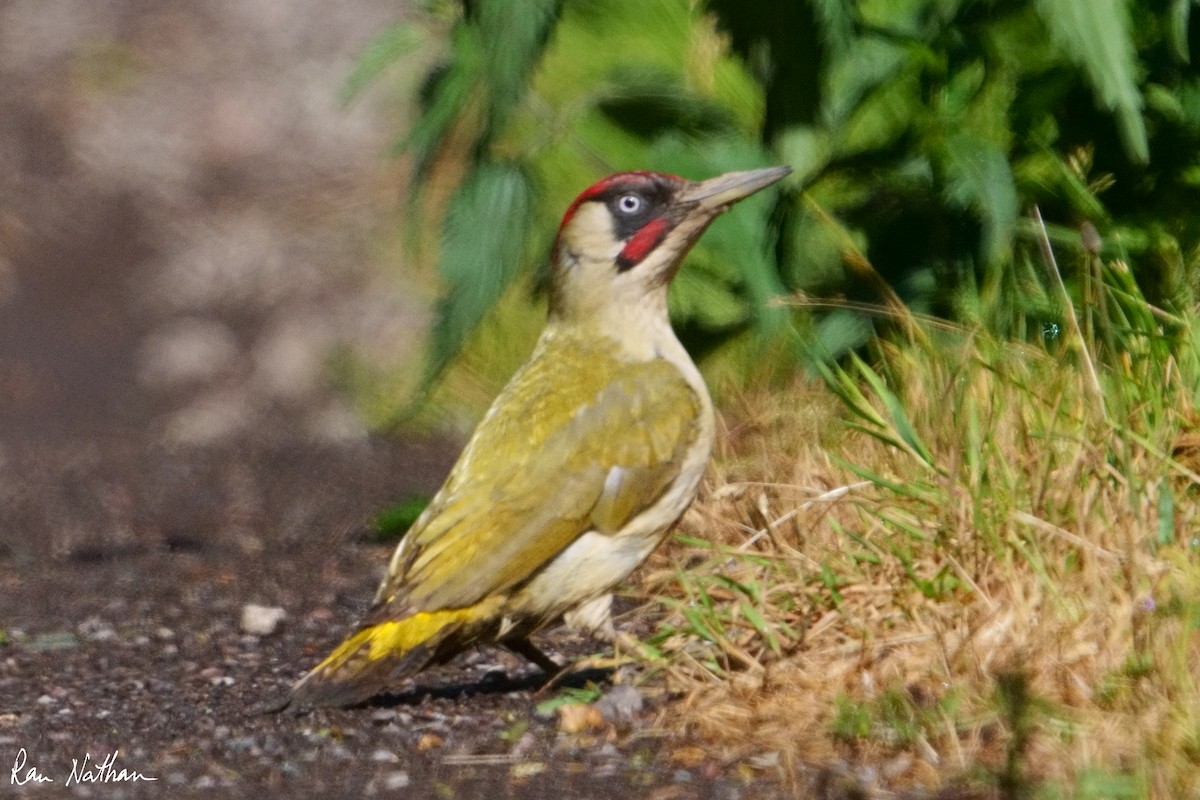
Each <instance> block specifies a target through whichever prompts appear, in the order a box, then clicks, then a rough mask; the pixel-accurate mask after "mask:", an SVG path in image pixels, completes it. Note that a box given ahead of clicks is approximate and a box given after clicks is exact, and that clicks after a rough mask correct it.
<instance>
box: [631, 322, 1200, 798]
mask: <svg viewBox="0 0 1200 800" xmlns="http://www.w3.org/2000/svg"><path fill="white" fill-rule="evenodd" d="M1134 321H1135V322H1136V323H1138V325H1141V326H1143V327H1141V328H1135V329H1136V330H1141V331H1143V333H1144V335H1143V334H1138V335H1134V334H1132V333H1130V332H1129V331H1125V333H1124V340H1123V341H1124V344H1125V345H1126V347H1124V348H1123V349H1122V350H1121V352H1120V353H1119V354H1116V351H1113V353H1114V354H1113V355H1111V356H1107V357H1105V356H1100V357H1102V358H1104V359H1105V360H1103V361H1099V362H1098V363H1096V364H1094V365H1093V366H1095V367H1096V368H1097V369H1096V373H1097V374H1098V375H1099V376H1100V378H1099V379H1100V381H1101V383H1100V392H1101V393H1102V395H1103V396H1102V398H1101V397H1098V396H1097V384H1096V383H1095V380H1094V377H1093V375H1092V374H1090V373H1091V372H1092V371H1091V370H1087V369H1083V368H1081V364H1083V362H1084V359H1091V358H1092V357H1093V353H1094V352H1095V351H1089V352H1084V351H1083V350H1082V349H1072V348H1070V347H1064V348H1061V350H1062V351H1061V352H1058V353H1051V352H1047V349H1046V348H1043V347H1040V346H1038V347H1031V346H1027V345H1023V344H1015V343H1011V342H1000V341H995V340H991V339H989V338H988V337H987V336H985V335H984V334H982V333H980V332H978V331H975V332H967V331H953V330H951V331H947V330H945V329H944V328H941V329H933V328H929V327H924V326H920V325H917V326H915V327H912V328H910V330H909V333H908V336H907V338H905V339H903V340H902V341H901V343H900V344H898V345H893V346H883V345H881V346H880V347H879V348H878V350H877V352H876V354H875V358H873V359H872V364H873V366H868V365H867V364H866V363H864V362H855V363H854V364H851V365H849V366H847V367H846V368H845V370H841V369H838V370H835V371H831V372H830V373H829V374H828V375H827V376H826V379H825V380H824V381H797V382H796V383H795V384H794V385H792V386H791V387H789V388H788V389H787V390H786V391H780V390H778V389H760V390H753V391H749V392H747V393H746V394H745V395H743V396H741V397H740V398H737V399H736V400H735V401H733V402H727V403H726V408H727V411H726V415H725V418H726V427H725V428H724V430H723V431H722V434H721V440H720V444H719V449H718V454H717V458H716V459H715V466H714V468H713V471H712V472H711V474H710V480H709V482H708V490H707V492H706V493H705V495H704V496H703V498H702V499H701V501H700V502H699V503H698V504H697V505H696V506H695V507H694V509H693V510H692V511H691V512H690V513H689V516H688V517H687V518H686V519H685V522H684V524H683V526H682V530H683V534H682V535H681V536H680V537H679V540H678V541H677V542H676V543H675V544H674V546H673V547H672V548H670V549H669V550H667V551H666V552H665V553H664V554H663V555H661V556H659V557H658V559H657V560H656V561H655V562H652V564H653V566H652V568H651V569H650V571H649V572H648V573H647V579H646V582H645V586H646V587H647V591H648V592H649V593H651V594H654V595H656V596H657V598H658V599H659V601H660V602H665V603H666V604H667V605H668V606H669V607H670V608H671V609H672V610H671V611H670V613H669V615H668V618H667V619H666V620H665V621H664V622H663V624H662V627H661V630H660V633H659V635H658V636H657V637H655V638H654V639H653V640H652V641H651V642H650V644H651V645H652V646H653V647H656V648H657V649H658V651H659V652H660V653H661V654H662V656H663V657H664V658H665V659H666V661H665V663H667V664H669V665H670V668H669V669H668V670H667V671H666V674H667V675H668V680H669V681H670V683H671V685H672V687H673V688H674V689H676V690H678V691H680V692H681V693H682V694H683V696H684V699H683V701H682V702H681V703H680V704H679V706H678V710H679V712H680V713H679V714H678V715H677V716H674V717H673V719H672V720H671V722H670V723H669V724H674V725H680V726H684V727H686V728H688V729H690V730H691V731H692V732H695V733H699V734H701V735H702V736H704V737H705V738H706V739H707V740H708V741H710V742H712V746H713V750H714V753H715V754H716V755H717V756H718V757H721V758H724V759H726V760H728V761H730V762H746V763H751V762H750V761H748V760H749V759H753V758H757V759H758V761H757V762H755V763H759V764H763V763H771V762H772V761H773V760H774V758H775V756H774V755H773V754H777V756H778V763H779V764H780V767H781V768H782V769H783V770H785V771H786V772H787V773H788V774H790V775H792V776H793V777H794V778H797V779H799V776H801V775H803V774H804V772H805V771H804V770H803V769H801V765H805V764H813V763H818V764H828V763H830V762H840V763H844V764H848V765H851V767H853V766H854V765H868V766H869V767H870V770H868V771H867V772H860V773H859V775H860V777H862V776H863V775H865V776H866V777H865V779H863V780H859V781H858V784H859V785H860V786H865V787H866V789H867V790H868V794H870V793H871V792H875V791H878V792H881V793H883V794H884V795H886V793H887V792H890V791H897V790H900V789H904V788H908V787H917V786H923V787H926V788H928V789H936V788H938V787H947V786H952V785H964V784H965V785H974V786H977V787H979V786H982V787H989V788H988V789H987V790H988V791H990V792H993V793H995V794H996V795H998V796H1001V797H1025V796H1036V797H1080V798H1099V797H1159V798H1179V797H1200V689H1198V688H1197V683H1196V679H1195V677H1194V676H1195V675H1197V674H1200V552H1198V551H1200V547H1198V546H1197V538H1196V537H1197V536H1198V535H1200V514H1198V512H1197V508H1196V503H1195V499H1196V495H1197V491H1198V490H1200V486H1198V484H1200V476H1198V475H1197V474H1196V472H1195V467H1196V463H1195V459H1194V458H1192V456H1193V455H1194V453H1192V443H1193V439H1194V438H1195V433H1194V431H1193V422H1194V420H1195V414H1194V411H1193V408H1192V403H1193V401H1194V398H1195V396H1196V395H1195V391H1196V387H1197V383H1198V381H1200V370H1198V369H1197V364H1196V358H1195V351H1194V347H1195V340H1194V338H1193V332H1194V331H1195V327H1190V326H1189V325H1188V324H1187V322H1188V321H1181V320H1175V322H1177V323H1180V324H1179V325H1175V326H1174V327H1173V328H1172V330H1174V332H1175V333H1174V334H1173V336H1174V337H1175V338H1174V344H1172V343H1170V342H1166V343H1165V344H1164V341H1165V338H1166V337H1167V335H1166V334H1165V333H1164V326H1163V324H1162V323H1161V320H1159V321H1152V320H1151V318H1150V316H1149V314H1148V313H1147V315H1146V316H1143V317H1138V318H1137V319H1135V320H1134ZM1098 349H1102V348H1098ZM1089 363H1090V362H1089ZM1100 400H1102V401H1103V402H1099V401H1100ZM1189 459H1191V460H1190V461H1189ZM1189 463H1190V466H1189ZM658 663H660V664H661V663H664V662H658ZM764 754H765V755H766V758H765V760H764Z"/></svg>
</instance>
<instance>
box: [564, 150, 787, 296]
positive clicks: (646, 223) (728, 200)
mask: <svg viewBox="0 0 1200 800" xmlns="http://www.w3.org/2000/svg"><path fill="white" fill-rule="evenodd" d="M789 172H791V170H790V169H789V168H788V167H771V168H769V169H757V170H749V171H746V172H730V173H726V174H725V175H720V176H717V177H715V178H710V179H708V180H706V181H689V180H685V179H683V178H679V177H676V176H675V175H664V174H661V173H657V172H622V173H620V174H617V175H611V176H609V177H607V178H605V179H603V180H601V181H599V182H597V183H595V184H594V185H592V186H591V187H589V188H588V189H587V190H585V191H584V192H583V193H582V194H580V195H579V197H577V198H575V201H574V202H573V203H571V205H570V207H568V208H567V213H566V214H564V215H563V220H562V223H561V225H560V226H559V229H558V239H557V240H556V241H555V244H554V253H553V270H554V272H553V276H552V279H551V280H552V282H551V296H550V313H551V315H552V317H557V318H560V319H561V318H566V319H587V318H589V317H594V316H596V315H598V314H600V315H604V316H607V315H608V313H610V312H616V313H617V314H618V318H620V316H623V314H622V310H628V311H630V312H631V313H632V314H640V313H644V312H643V311H642V309H644V308H645V306H646V305H647V303H649V304H651V305H653V306H654V307H655V308H659V309H661V313H662V315H664V316H665V314H666V294H667V287H668V285H669V284H670V282H671V279H672V278H673V277H675V273H676V272H677V271H678V270H679V265H680V263H681V262H682V261H683V257H684V256H685V255H687V252H688V250H689V249H690V248H691V246H692V244H693V243H694V242H695V241H696V239H698V238H699V237H700V234H701V233H703V232H704V229H705V228H707V227H708V224H709V223H710V222H712V220H713V219H714V218H715V217H716V216H717V215H718V214H720V213H721V212H722V211H724V210H725V209H727V208H728V207H729V206H730V205H732V204H733V203H735V202H737V201H738V200H741V199H742V198H743V197H746V196H748V195H750V194H753V193H754V192H756V191H758V190H759V189H762V188H764V187H766V186H769V185H771V184H772V183H774V182H775V181H777V180H779V179H780V178H782V177H783V176H785V175H787V174H788V173H789Z"/></svg>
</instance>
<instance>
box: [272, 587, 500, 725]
mask: <svg viewBox="0 0 1200 800" xmlns="http://www.w3.org/2000/svg"><path fill="white" fill-rule="evenodd" d="M484 605H485V604H479V605H475V606H469V607H467V608H459V609H446V610H441V611H419V612H417V613H416V614H413V615H411V616H408V617H405V618H403V619H399V620H390V619H389V620H384V621H382V622H376V623H374V624H369V625H366V626H364V627H362V628H360V629H359V630H358V631H357V632H356V633H354V634H353V635H352V636H350V637H349V638H348V639H346V641H344V642H342V644H340V645H339V646H338V647H337V648H336V649H335V650H334V651H333V652H332V653H330V654H329V656H328V657H327V658H326V659H325V660H324V661H322V662H321V663H320V664H318V665H317V666H315V667H313V669H312V671H311V672H309V673H308V674H307V675H305V676H304V677H303V678H301V679H300V681H299V682H297V683H296V684H295V685H294V686H293V687H292V689H291V691H290V692H289V693H288V694H287V695H286V696H285V697H283V698H280V699H279V700H277V701H276V702H273V703H266V704H264V705H263V706H262V710H263V711H264V712H274V711H283V710H285V709H291V710H293V711H303V710H307V709H310V708H319V707H329V706H339V707H340V706H352V705H358V704H360V703H365V702H366V701H367V700H370V699H371V698H372V697H374V696H375V695H377V694H380V693H381V692H384V691H386V690H387V689H388V688H390V687H392V686H394V685H396V684H397V683H398V682H400V681H401V680H403V679H404V678H407V677H410V676H412V675H415V674H416V673H418V672H420V671H421V670H423V669H424V668H425V667H427V666H429V665H430V664H431V663H432V662H433V661H435V660H440V659H442V658H447V657H449V656H450V655H453V654H454V653H457V652H459V651H460V650H462V649H463V648H465V647H466V646H468V645H469V644H470V643H471V642H472V641H473V640H474V639H475V638H476V635H477V633H478V630H479V628H480V623H482V622H486V621H487V620H489V619H490V618H491V616H492V614H491V611H492V609H491V608H484V607H483V606H484ZM486 605H488V606H490V605H491V604H486Z"/></svg>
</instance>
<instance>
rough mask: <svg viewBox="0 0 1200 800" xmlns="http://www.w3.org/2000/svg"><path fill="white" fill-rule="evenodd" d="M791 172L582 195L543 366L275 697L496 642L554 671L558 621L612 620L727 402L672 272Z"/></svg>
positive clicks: (557, 275) (631, 184) (558, 272)
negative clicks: (687, 336)
mask: <svg viewBox="0 0 1200 800" xmlns="http://www.w3.org/2000/svg"><path fill="white" fill-rule="evenodd" d="M789 171H790V170H789V169H788V168H787V167H775V168H771V169H758V170H751V171H747V172H732V173H729V174H726V175H721V176H719V177H716V178H712V179H710V180H706V181H701V182H693V181H687V180H684V179H682V178H678V177H675V176H673V175H662V174H658V173H653V172H629V173H622V174H619V175H613V176H611V177H608V178H605V179H604V180H602V181H600V182H599V183H596V184H595V185H594V186H592V187H591V188H589V189H588V190H587V191H585V192H584V193H583V194H581V195H579V197H578V198H576V199H575V202H573V203H572V204H571V205H570V207H569V208H568V209H567V212H566V214H565V215H564V216H563V220H562V223H561V225H560V226H559V231H558V238H557V241H556V242H555V245H554V250H553V275H552V279H551V291H550V313H549V319H548V321H547V323H546V328H545V330H544V331H543V333H542V335H541V338H540V339H539V340H538V342H537V345H536V346H535V348H534V351H533V355H532V356H531V357H530V359H529V362H528V363H527V364H525V366H523V367H522V368H521V369H520V370H519V371H518V372H517V373H516V374H515V375H514V376H513V378H512V380H511V381H510V382H509V384H508V386H506V387H505V388H504V390H503V391H502V392H501V393H500V395H499V396H498V397H497V398H496V400H495V402H494V403H493V404H492V407H491V408H490V409H489V410H488V412H487V414H486V415H485V416H484V418H483V420H482V422H480V423H479V427H478V428H476V430H475V433H474V434H473V435H472V437H471V439H470V441H469V442H468V444H467V446H466V448H465V449H464V450H463V452H462V455H461V456H459V459H458V462H457V463H456V464H455V466H454V468H453V469H452V470H451V472H450V476H449V477H448V478H447V479H446V483H445V485H444V486H442V488H441V490H439V491H438V493H437V495H436V496H435V497H434V498H433V500H432V501H431V502H430V504H429V507H428V508H426V509H425V512H424V513H423V514H421V516H420V518H419V519H418V520H417V521H416V522H415V523H414V524H413V526H412V528H411V529H410V530H409V531H408V533H407V534H406V535H405V537H404V539H403V540H402V541H401V542H400V545H399V546H398V547H397V548H396V552H395V554H394V555H393V556H392V560H391V562H390V564H389V565H388V570H387V575H386V576H385V577H384V579H383V583H382V584H381V585H380V587H379V591H378V592H377V594H376V595H375V601H374V604H373V606H372V607H371V609H370V610H369V611H368V612H367V615H366V618H365V619H364V620H363V621H362V623H361V624H360V625H359V627H358V629H357V630H356V631H355V632H354V633H353V634H351V635H350V637H349V638H347V639H346V641H345V642H343V643H342V644H341V645H340V646H339V647H338V648H337V649H336V650H334V651H333V653H332V654H331V655H329V657H328V658H326V659H325V660H324V661H322V662H321V663H320V664H318V665H317V666H316V667H315V668H314V669H313V670H312V671H311V672H309V673H308V675H306V676H305V677H304V678H303V679H302V680H300V681H299V682H298V683H297V684H296V685H295V686H294V687H293V688H292V690H291V694H290V695H289V696H288V697H287V698H286V699H285V700H283V701H282V702H281V703H278V704H276V705H275V707H276V708H278V709H282V708H286V707H289V706H290V707H292V708H294V709H304V708H309V707H314V706H344V705H353V704H356V703H361V702H363V701H365V700H367V699H369V698H370V697H372V696H373V695H375V694H378V693H380V692H383V691H385V690H387V689H389V688H390V687H395V686H396V685H397V684H398V683H399V682H400V681H402V680H403V679H405V678H407V677H409V676H411V675H413V674H415V673H416V672H418V671H420V670H421V669H423V668H425V667H427V666H429V665H430V664H433V663H437V662H441V661H445V660H447V659H449V658H451V657H452V656H454V655H455V654H457V653H459V652H461V651H462V650H464V649H466V648H467V647H470V646H472V645H475V644H478V643H482V642H499V643H500V644H503V645H505V646H507V647H509V648H510V649H512V650H513V651H514V652H517V653H520V654H521V655H523V656H525V657H527V658H529V659H530V660H532V661H534V662H535V663H537V664H538V665H539V666H541V667H542V668H543V669H544V670H554V669H556V668H557V665H555V663H554V662H553V661H552V660H550V659H549V658H547V657H546V656H544V655H542V654H541V653H540V651H538V650H537V649H536V648H535V647H534V646H533V645H532V644H531V643H530V642H529V640H528V638H527V637H528V636H529V635H530V634H531V633H532V632H534V631H536V630H538V629H539V628H541V627H543V626H545V625H547V624H549V623H551V622H554V621H556V620H558V619H560V618H565V621H566V622H567V623H568V624H571V625H573V626H575V627H582V628H592V629H602V628H605V627H606V626H610V625H611V622H610V621H609V617H608V608H609V602H610V600H611V595H610V594H609V592H610V590H611V589H612V588H613V587H614V586H615V585H616V584H617V583H619V582H620V581H622V580H624V578H625V577H626V576H627V575H629V573H630V572H632V571H633V569H634V568H635V567H637V566H638V565H639V564H640V563H642V561H644V560H645V559H646V557H647V556H649V555H650V552H651V551H652V550H654V548H655V546H656V545H658V543H659V542H660V541H662V539H663V537H664V536H665V535H666V533H667V532H668V531H669V530H670V529H671V527H672V526H673V525H674V524H675V522H676V521H677V520H678V519H679V517H680V516H681V515H682V514H683V512H684V510H685V509H686V508H687V506H688V504H690V503H691V502H692V499H693V497H695V494H696V488H697V485H698V484H699V482H700V477H701V474H702V473H703V472H704V468H705V465H706V464H707V463H708V460H709V456H710V454H711V452H712V445H713V435H714V433H713V411H712V402H711V400H710V399H709V396H708V391H707V389H706V388H705V386H704V381H703V380H702V379H701V377H700V373H699V371H698V370H697V369H696V366H695V364H693V363H692V360H691V358H689V357H688V354H687V352H686V351H685V350H684V349H683V346H682V345H681V344H680V343H679V340H678V339H677V338H676V336H675V333H674V331H672V329H671V324H670V321H669V320H668V318H667V289H668V286H669V284H670V282H671V279H672V278H673V277H674V276H675V273H676V272H677V271H678V269H679V265H680V262H681V261H682V260H683V257H684V255H685V254H686V253H687V251H688V249H689V248H690V247H691V245H692V244H693V243H694V242H695V241H696V239H697V238H699V236H700V234H701V233H703V231H704V229H705V228H706V227H707V226H708V224H709V223H710V222H711V221H712V220H713V219H714V218H715V217H716V216H717V215H718V214H720V213H721V212H722V211H724V210H725V209H726V208H728V207H729V206H730V205H731V204H732V203H734V202H736V201H737V200H740V199H741V198H743V197H746V196H747V195H749V194H752V193H753V192H756V191H758V190H759V189H762V188H763V187H765V186H769V185H770V184H772V183H774V182H775V181H777V180H779V179H780V178H782V177H783V176H784V175H786V174H788V172H789Z"/></svg>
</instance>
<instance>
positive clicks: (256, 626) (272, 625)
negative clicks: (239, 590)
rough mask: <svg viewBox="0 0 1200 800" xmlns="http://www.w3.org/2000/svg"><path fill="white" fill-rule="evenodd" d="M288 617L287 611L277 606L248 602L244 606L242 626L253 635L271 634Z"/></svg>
mask: <svg viewBox="0 0 1200 800" xmlns="http://www.w3.org/2000/svg"><path fill="white" fill-rule="evenodd" d="M286 618H287V612H286V611H284V610H283V609H282V608H279V607H277V606H260V605H256V604H255V603H247V604H246V605H244V606H242V619H241V628H242V631H243V632H244V633H248V634H251V635H253V636H270V635H271V634H273V633H275V631H277V630H278V629H279V623H281V622H283V620H284V619H286Z"/></svg>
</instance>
